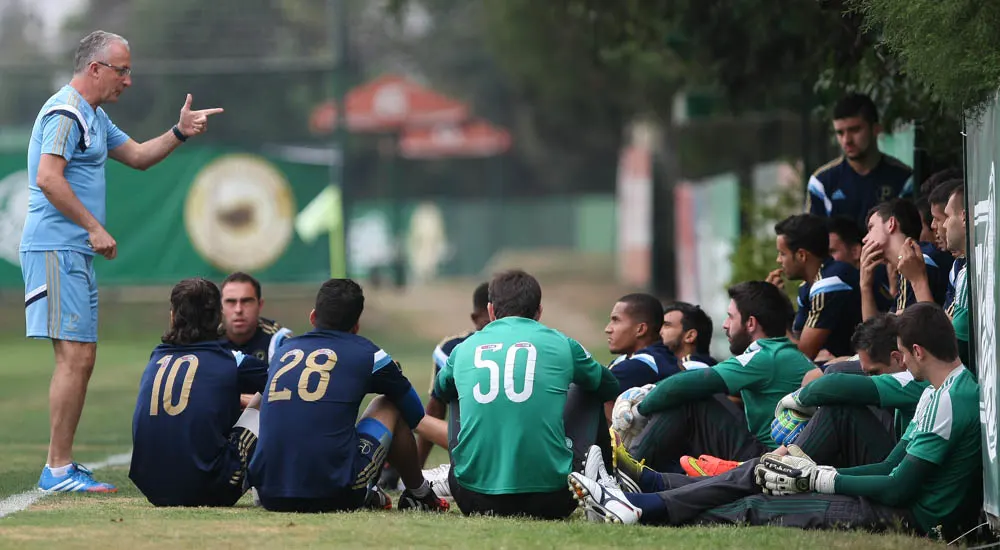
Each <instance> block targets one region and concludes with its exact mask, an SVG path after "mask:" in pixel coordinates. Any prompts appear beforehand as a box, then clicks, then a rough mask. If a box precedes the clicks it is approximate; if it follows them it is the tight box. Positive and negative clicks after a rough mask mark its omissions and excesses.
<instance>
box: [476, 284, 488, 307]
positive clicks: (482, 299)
mask: <svg viewBox="0 0 1000 550" xmlns="http://www.w3.org/2000/svg"><path fill="white" fill-rule="evenodd" d="M489 303H490V283H489V281H486V282H483V283H480V284H479V286H477V287H476V290H475V291H474V292H473V293H472V309H474V310H475V311H486V305H487V304H489Z"/></svg>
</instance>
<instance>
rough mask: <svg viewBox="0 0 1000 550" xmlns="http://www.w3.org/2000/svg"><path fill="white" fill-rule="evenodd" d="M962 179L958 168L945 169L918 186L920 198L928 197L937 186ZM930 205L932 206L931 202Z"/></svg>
mask: <svg viewBox="0 0 1000 550" xmlns="http://www.w3.org/2000/svg"><path fill="white" fill-rule="evenodd" d="M955 179H959V180H960V179H962V170H961V169H960V168H945V169H944V170H939V171H937V172H934V173H933V174H931V175H930V177H928V178H927V179H925V180H924V182H923V183H921V184H920V196H921V197H929V196H930V194H931V193H932V192H933V191H934V189H935V188H937V186H939V185H941V184H942V183H945V182H947V181H950V180H955ZM931 204H934V203H933V202H932V203H931Z"/></svg>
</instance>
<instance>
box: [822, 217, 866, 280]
mask: <svg viewBox="0 0 1000 550" xmlns="http://www.w3.org/2000/svg"><path fill="white" fill-rule="evenodd" d="M827 229H829V231H830V257H831V258H833V259H834V260H837V261H838V262H844V263H845V264H850V265H851V266H853V267H854V269H859V268H860V267H861V238H862V236H861V228H860V227H859V226H858V224H857V223H856V222H855V221H854V220H852V219H850V218H845V217H843V216H837V217H833V218H828V219H827Z"/></svg>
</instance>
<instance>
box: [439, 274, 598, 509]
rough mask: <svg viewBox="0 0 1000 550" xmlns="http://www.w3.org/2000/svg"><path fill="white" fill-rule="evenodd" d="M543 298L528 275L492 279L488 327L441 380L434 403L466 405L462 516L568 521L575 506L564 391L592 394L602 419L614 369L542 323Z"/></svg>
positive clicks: (456, 456) (454, 482)
mask: <svg viewBox="0 0 1000 550" xmlns="http://www.w3.org/2000/svg"><path fill="white" fill-rule="evenodd" d="M541 300H542V289H541V287H540V286H539V284H538V281H537V280H536V279H535V278H534V277H532V276H531V275H529V274H527V273H525V272H523V271H520V270H512V271H507V272H503V273H500V274H498V275H497V276H495V277H494V278H493V280H492V281H490V285H489V304H488V311H489V314H490V319H491V320H492V321H491V322H490V324H488V325H486V327H485V328H483V330H481V331H479V332H476V333H475V334H473V335H472V336H470V337H469V338H468V339H466V341H465V342H463V343H462V344H460V345H459V346H458V347H457V348H455V350H454V351H452V353H451V356H450V357H448V362H447V364H446V365H445V367H444V368H443V369H441V372H440V374H438V377H437V383H436V386H435V390H436V391H437V393H438V395H441V396H442V397H444V398H445V399H449V400H451V399H456V398H457V400H458V401H459V402H460V403H461V404H462V410H461V420H460V423H459V427H458V436H457V438H456V439H457V441H456V443H455V446H454V447H453V448H452V449H451V459H452V468H451V471H450V474H449V482H450V485H451V494H452V495H453V496H454V498H455V502H456V503H457V504H458V507H459V508H460V509H461V510H462V513H464V514H466V515H468V514H474V513H478V514H490V515H499V516H529V517H535V518H541V519H562V518H565V517H567V516H569V515H570V514H571V513H572V512H573V510H574V508H575V504H574V502H573V499H572V498H570V495H569V494H568V493H567V492H566V490H565V483H566V475H568V474H569V473H570V472H571V471H572V470H573V450H572V449H571V447H572V445H570V444H569V443H570V442H569V441H567V440H568V439H570V438H569V437H567V431H566V429H565V427H564V419H563V412H564V409H565V407H566V403H567V394H568V392H569V391H570V385H571V384H576V385H577V386H579V387H580V388H581V390H582V391H584V392H589V393H591V394H592V395H593V397H594V401H593V407H592V408H591V410H590V413H591V416H593V417H594V418H600V417H602V416H603V414H602V413H603V411H602V410H601V406H600V403H603V402H605V401H607V400H609V399H614V397H615V396H616V395H618V380H617V379H615V377H614V375H612V374H611V371H610V370H608V369H606V368H604V367H603V366H601V364H600V363H598V362H597V361H596V360H594V358H593V357H591V355H590V353H588V352H587V351H586V350H585V349H584V348H583V346H581V345H580V344H579V343H577V342H576V341H575V340H573V339H572V338H568V337H566V336H565V335H563V334H562V333H560V332H558V331H556V330H553V329H551V328H548V327H546V326H545V325H543V324H541V323H540V322H539V321H538V319H539V318H540V317H541V314H542V306H541ZM455 412H457V411H455ZM455 412H453V415H454V414H455ZM604 433H607V430H606V429H605V430H604ZM593 437H595V438H596V437H597V433H594V434H593ZM588 447H589V445H588Z"/></svg>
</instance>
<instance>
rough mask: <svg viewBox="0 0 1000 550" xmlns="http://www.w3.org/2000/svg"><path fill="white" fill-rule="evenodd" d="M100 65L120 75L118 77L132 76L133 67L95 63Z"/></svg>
mask: <svg viewBox="0 0 1000 550" xmlns="http://www.w3.org/2000/svg"><path fill="white" fill-rule="evenodd" d="M95 63H97V64H98V65H104V66H105V67H107V68H109V69H111V70H113V71H115V72H116V73H118V76H128V75H130V74H132V67H118V66H117V65H112V64H111V63H105V62H103V61H95Z"/></svg>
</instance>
